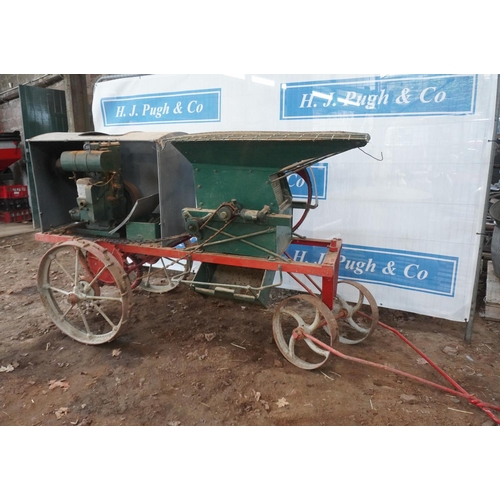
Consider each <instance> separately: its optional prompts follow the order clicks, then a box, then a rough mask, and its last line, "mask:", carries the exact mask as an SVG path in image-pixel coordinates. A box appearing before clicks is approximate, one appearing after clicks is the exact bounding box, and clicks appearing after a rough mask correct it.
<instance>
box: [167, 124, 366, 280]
mask: <svg viewBox="0 0 500 500" xmlns="http://www.w3.org/2000/svg"><path fill="white" fill-rule="evenodd" d="M369 140H370V136H369V135H368V134H361V133H351V132H211V133H201V134H186V135H180V136H176V137H174V138H172V139H171V140H170V141H169V142H171V144H172V145H173V146H174V147H175V148H176V149H177V150H178V151H180V152H181V153H182V154H183V155H184V156H185V157H186V159H187V160H188V161H189V162H191V164H192V165H193V170H194V181H195V196H196V205H197V206H196V207H186V208H185V209H184V210H183V216H184V220H185V225H186V229H187V230H188V232H189V233H190V234H191V235H193V236H195V237H196V238H197V239H198V245H200V248H203V250H206V251H210V252H216V253H222V254H233V255H244V256H249V257H263V258H276V257H278V258H280V257H281V256H282V254H283V252H284V251H285V250H286V248H287V247H288V245H289V244H290V241H291V239H292V219H293V215H292V209H293V206H292V195H291V192H290V188H289V185H288V181H287V176H288V175H290V174H291V173H293V172H297V171H300V170H302V169H305V168H306V167H307V166H310V165H313V164H314V163H316V162H318V161H320V160H321V159H324V158H328V157H330V156H333V155H336V154H339V153H343V152H345V151H348V150H350V149H354V148H358V147H363V146H365V145H366V144H367V143H368V141H369ZM202 267H203V266H202ZM201 274H202V275H203V277H204V281H205V280H210V277H211V273H210V272H208V271H207V269H201ZM264 281H265V282H266V283H268V282H269V276H267V277H265V279H264Z"/></svg>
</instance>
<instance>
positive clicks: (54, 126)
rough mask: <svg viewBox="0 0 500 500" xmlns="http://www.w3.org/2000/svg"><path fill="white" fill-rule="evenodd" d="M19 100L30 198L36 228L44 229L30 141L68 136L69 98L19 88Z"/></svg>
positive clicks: (50, 91) (48, 91) (59, 93)
mask: <svg viewBox="0 0 500 500" xmlns="http://www.w3.org/2000/svg"><path fill="white" fill-rule="evenodd" d="M19 100H20V102H21V113H22V117H23V134H24V141H25V145H26V148H25V157H26V170H27V174H28V185H29V198H30V206H31V212H32V217H33V225H34V226H35V228H40V226H41V224H40V214H39V209H38V198H37V194H36V190H35V180H34V177H33V167H32V163H31V155H30V151H29V144H28V142H26V141H27V140H28V139H31V138H32V137H35V136H37V135H40V134H45V133H49V132H67V131H68V115H67V113H66V94H65V92H64V90H54V89H44V88H40V87H33V86H29V85H19Z"/></svg>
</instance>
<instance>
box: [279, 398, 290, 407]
mask: <svg viewBox="0 0 500 500" xmlns="http://www.w3.org/2000/svg"><path fill="white" fill-rule="evenodd" d="M276 404H277V405H278V408H284V407H285V406H288V405H289V404H290V403H289V402H288V401H287V400H286V399H285V398H280V399H278V401H277V403H276Z"/></svg>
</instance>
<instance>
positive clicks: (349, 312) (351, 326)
mask: <svg viewBox="0 0 500 500" xmlns="http://www.w3.org/2000/svg"><path fill="white" fill-rule="evenodd" d="M341 284H343V285H348V286H350V287H353V288H355V299H354V301H347V300H345V299H344V298H343V297H342V296H341V295H339V294H337V296H336V297H335V303H334V305H333V314H334V316H335V319H336V320H337V322H338V324H339V340H340V342H341V343H342V344H359V343H360V342H362V341H363V340H366V339H367V338H368V337H369V336H370V335H371V334H372V333H373V332H374V331H375V329H376V328H377V324H378V319H379V311H378V306H377V302H376V301H375V299H374V297H373V295H372V294H371V293H370V292H369V291H368V290H367V289H366V288H365V287H364V286H363V285H360V284H359V283H357V282H355V281H339V285H341ZM365 302H367V304H365Z"/></svg>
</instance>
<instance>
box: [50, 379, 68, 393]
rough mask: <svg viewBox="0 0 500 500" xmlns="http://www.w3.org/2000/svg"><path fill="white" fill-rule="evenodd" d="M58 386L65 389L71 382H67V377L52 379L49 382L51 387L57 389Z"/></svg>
mask: <svg viewBox="0 0 500 500" xmlns="http://www.w3.org/2000/svg"><path fill="white" fill-rule="evenodd" d="M56 387H60V388H61V389H63V390H65V391H66V390H67V389H68V388H69V383H68V382H65V379H61V380H51V381H50V382H49V389H51V390H52V389H55V388H56Z"/></svg>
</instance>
